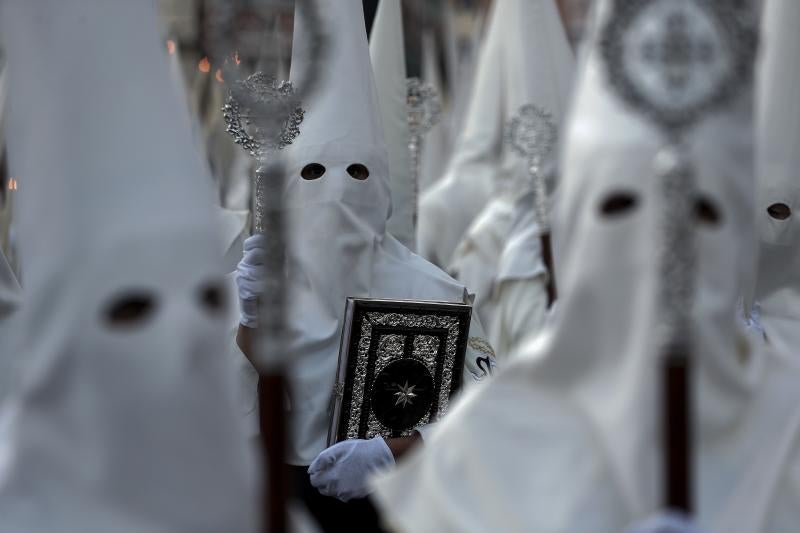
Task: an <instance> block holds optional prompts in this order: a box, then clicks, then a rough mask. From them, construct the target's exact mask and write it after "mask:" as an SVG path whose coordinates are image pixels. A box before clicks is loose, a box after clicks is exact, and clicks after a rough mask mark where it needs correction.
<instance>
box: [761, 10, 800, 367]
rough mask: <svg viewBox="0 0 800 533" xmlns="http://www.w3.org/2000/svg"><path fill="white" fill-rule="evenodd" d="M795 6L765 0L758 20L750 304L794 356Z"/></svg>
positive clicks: (798, 196)
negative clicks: (754, 270)
mask: <svg viewBox="0 0 800 533" xmlns="http://www.w3.org/2000/svg"><path fill="white" fill-rule="evenodd" d="M799 17H800V2H796V1H794V0H770V1H769V2H767V3H766V6H765V12H764V15H763V19H762V25H763V26H762V27H763V31H762V36H763V37H762V38H763V43H762V46H763V56H762V59H761V65H760V67H761V68H760V72H759V87H758V89H759V91H758V158H757V175H758V179H759V187H758V188H759V195H758V204H757V209H756V217H757V218H756V220H757V223H758V229H759V236H760V240H761V249H760V257H759V272H758V281H757V284H756V287H755V295H754V299H755V301H756V302H757V303H758V305H759V306H760V308H761V325H762V326H763V328H764V332H765V333H766V336H767V340H768V341H769V343H770V344H772V345H774V346H776V348H778V349H779V350H780V351H781V352H783V353H787V354H792V355H794V356H795V357H797V355H798V351H797V346H798V342H800V333H799V332H800V171H798V169H800V152H798V149H797V148H798V146H800V111H798V108H797V105H796V102H797V94H796V91H797V87H798V86H800V65H798V62H797V55H798V54H800V33H799V32H798V31H797V27H796V25H797V21H798V20H800V18H799Z"/></svg>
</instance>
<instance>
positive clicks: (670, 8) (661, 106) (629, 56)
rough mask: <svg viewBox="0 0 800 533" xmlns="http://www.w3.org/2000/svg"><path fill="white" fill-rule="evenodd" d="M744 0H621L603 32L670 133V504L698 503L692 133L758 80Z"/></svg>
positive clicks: (613, 65)
mask: <svg viewBox="0 0 800 533" xmlns="http://www.w3.org/2000/svg"><path fill="white" fill-rule="evenodd" d="M751 7H752V6H749V5H748V2H747V1H742V0H681V1H675V0H614V13H613V16H611V17H610V19H609V21H608V22H607V24H606V26H605V27H604V28H603V33H602V42H601V45H602V55H603V59H604V63H605V68H606V75H607V79H608V83H609V84H610V85H611V87H612V88H613V89H614V91H615V92H616V93H617V96H618V97H619V98H620V99H621V100H622V101H623V102H624V103H625V104H627V105H628V106H629V107H630V108H632V109H633V110H635V111H637V112H638V113H639V114H641V115H642V116H643V117H644V118H645V119H646V120H648V121H649V122H650V123H651V124H653V125H654V126H655V127H656V128H657V129H658V131H659V132H660V133H661V135H662V136H663V139H664V146H663V148H662V149H661V151H660V153H659V154H658V155H657V157H656V160H655V161H654V174H655V177H656V178H657V179H658V181H659V183H660V184H661V189H662V194H663V198H664V210H663V213H662V231H663V234H664V235H663V237H664V238H663V249H662V251H661V254H660V255H661V258H660V269H661V287H660V294H661V299H660V301H661V302H662V309H661V312H662V317H661V323H662V324H663V330H662V331H661V332H659V342H660V344H661V347H662V387H661V389H662V396H661V404H662V423H661V426H662V445H663V458H662V473H663V483H664V485H663V504H664V506H665V507H666V508H668V509H675V510H678V511H682V512H684V513H687V514H689V513H691V512H692V511H693V492H692V486H693V472H692V468H691V466H692V434H691V428H692V397H691V391H690V381H691V365H692V355H693V353H692V329H691V326H692V324H691V322H690V319H689V316H688V313H687V310H688V309H691V308H692V300H693V293H694V282H695V271H696V268H695V267H696V265H695V262H696V254H695V246H696V243H695V234H694V227H693V224H692V216H691V215H692V210H693V202H694V199H695V197H696V190H697V183H696V176H695V169H694V166H693V163H692V161H691V159H690V157H689V150H688V147H687V137H688V135H689V133H690V132H691V131H692V129H693V128H694V127H695V126H696V125H697V124H698V123H700V122H701V121H703V120H704V119H706V118H708V117H709V116H711V115H713V114H715V113H717V112H719V111H723V110H725V109H726V108H728V107H729V106H731V105H733V104H734V102H735V101H736V100H737V99H738V98H740V97H741V96H743V95H744V93H745V90H746V88H748V87H749V86H750V85H751V83H752V75H753V64H754V61H755V54H756V39H757V35H756V29H755V28H756V24H755V18H754V17H753V16H752V15H753V13H752V11H751Z"/></svg>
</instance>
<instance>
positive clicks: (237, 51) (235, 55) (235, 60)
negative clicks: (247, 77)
mask: <svg viewBox="0 0 800 533" xmlns="http://www.w3.org/2000/svg"><path fill="white" fill-rule="evenodd" d="M233 61H234V62H235V63H236V64H237V65H238V64H239V63H241V62H242V60H241V59H240V58H239V50H236V51H235V52H234V53H233Z"/></svg>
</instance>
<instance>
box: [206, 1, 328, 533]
mask: <svg viewBox="0 0 800 533" xmlns="http://www.w3.org/2000/svg"><path fill="white" fill-rule="evenodd" d="M255 4H259V2H258V1H257V2H255V3H254V2H252V1H239V2H236V1H231V0H214V1H213V2H211V10H212V11H213V14H214V18H213V19H212V21H213V22H214V23H213V24H212V25H211V26H210V28H208V30H209V34H210V42H211V45H212V47H211V51H212V54H213V57H212V59H213V60H214V62H215V64H216V65H221V67H220V68H221V69H222V71H223V77H224V79H225V80H226V81H227V83H228V88H229V90H230V98H229V100H228V102H227V104H226V106H225V108H224V109H223V113H224V114H225V119H226V123H227V129H228V131H229V132H230V133H231V134H232V135H233V136H234V140H235V141H236V142H237V143H238V144H240V145H241V146H242V147H243V148H244V149H245V150H247V151H248V152H249V153H250V154H251V155H254V156H255V157H256V159H257V161H258V169H257V170H256V177H255V187H254V189H255V192H254V219H255V228H256V231H259V232H262V233H263V234H264V236H265V241H266V242H265V247H266V250H265V251H266V257H267V261H266V264H265V266H264V268H265V270H266V272H265V274H266V275H265V278H264V279H266V280H267V283H266V286H265V287H264V292H263V294H262V297H261V298H260V300H259V327H258V328H257V329H256V330H251V331H252V334H253V336H254V339H247V340H246V341H245V342H246V344H249V345H250V349H251V351H252V356H251V361H252V362H253V364H254V366H255V367H256V369H257V370H258V373H259V376H260V378H259V417H260V427H261V437H262V442H263V443H264V447H265V455H266V457H265V460H264V461H263V464H264V468H265V471H264V474H263V478H264V480H265V481H266V483H265V485H266V486H265V490H264V499H263V504H264V508H265V510H267V509H268V514H267V520H264V529H265V531H269V532H270V533H275V532H282V531H286V530H287V520H286V507H287V506H286V503H287V500H288V472H287V469H286V466H285V460H284V458H285V455H286V454H285V448H286V435H287V429H286V425H287V424H286V420H285V410H284V398H285V391H286V379H285V375H286V366H287V365H288V361H289V360H290V358H291V354H289V353H288V348H287V347H288V343H287V339H286V335H287V333H286V324H285V320H286V318H285V317H286V314H287V313H286V292H285V282H284V281H285V280H284V278H285V274H284V266H285V261H286V239H285V235H286V228H285V223H284V216H283V211H282V206H281V197H282V192H283V180H284V177H285V172H284V170H283V164H282V162H281V160H280V157H279V156H278V154H279V152H278V150H279V149H280V148H281V147H283V146H286V145H287V144H289V143H291V142H292V140H293V139H294V138H295V137H296V136H297V135H298V133H299V125H300V122H301V120H302V116H303V112H302V110H301V107H300V102H302V101H308V100H310V99H311V95H312V94H313V93H314V91H315V90H316V88H317V85H318V82H319V73H320V72H321V71H322V69H321V68H320V64H321V62H322V61H324V52H325V50H326V49H327V45H326V41H327V36H326V35H325V33H324V32H323V31H322V26H321V22H320V17H319V13H318V11H317V4H316V2H315V1H314V0H295V6H294V7H295V17H303V18H304V19H305V25H306V27H308V28H309V29H310V36H309V39H310V47H309V49H310V58H309V61H308V63H307V64H306V68H305V70H304V72H301V73H300V75H299V77H298V78H297V80H298V81H297V86H296V87H292V86H291V84H289V83H288V82H277V81H274V80H271V79H269V78H267V77H266V76H264V75H263V74H254V75H252V76H250V77H248V78H246V79H244V80H241V79H240V74H239V70H238V68H237V66H236V64H235V62H234V61H231V60H230V58H231V57H232V56H233V55H234V54H235V53H236V51H237V49H236V47H235V46H233V42H234V37H235V33H236V30H237V29H238V28H237V22H238V21H241V20H246V19H248V17H249V16H250V14H251V12H252V10H253V9H254V5H255ZM260 4H261V7H262V8H265V9H267V10H269V9H278V8H280V9H285V8H286V7H287V6H290V2H289V1H288V0H261V2H260ZM256 18H257V17H256ZM255 55H257V54H255ZM269 156H272V157H269ZM247 341H249V342H247Z"/></svg>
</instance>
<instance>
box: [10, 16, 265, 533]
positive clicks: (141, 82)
mask: <svg viewBox="0 0 800 533" xmlns="http://www.w3.org/2000/svg"><path fill="white" fill-rule="evenodd" d="M0 36H2V39H3V40H4V41H3V44H4V46H5V49H6V51H7V52H8V61H9V64H8V68H9V82H10V85H9V104H10V105H9V122H8V125H9V131H13V135H10V136H9V137H8V143H9V157H10V161H11V166H12V173H13V174H14V176H15V178H16V177H17V176H18V178H17V179H18V181H19V192H20V194H19V196H18V199H19V204H18V205H19V211H18V212H19V215H20V216H19V218H18V224H19V225H18V229H19V234H20V237H21V239H20V241H21V243H22V245H23V246H22V249H21V256H22V265H23V272H24V278H25V304H24V306H23V307H22V308H21V310H20V313H19V314H18V315H17V316H18V317H20V319H21V324H22V325H23V326H22V327H23V330H22V332H21V335H20V337H21V338H22V339H23V341H22V342H23V347H22V350H21V353H24V354H26V360H25V365H24V368H23V369H22V378H21V379H20V380H19V381H20V383H19V386H18V389H19V390H18V391H16V392H15V394H14V395H13V397H12V398H10V399H9V405H8V412H7V414H8V417H7V418H5V419H4V421H3V422H4V428H3V433H4V441H5V442H4V443H3V444H4V448H5V449H6V450H7V451H8V453H7V454H3V455H2V457H1V458H0V517H2V518H0V523H1V524H2V525H0V529H3V530H4V531H30V532H33V533H37V532H47V531H55V530H65V528H67V530H71V531H82V532H86V533H103V532H107V531H118V532H121V533H128V532H130V533H133V532H141V531H155V530H159V531H201V530H217V531H222V530H235V531H243V532H249V531H252V530H253V526H254V522H255V498H254V496H255V494H254V491H253V489H254V479H253V475H252V472H253V471H254V470H253V468H254V466H255V465H254V464H253V456H252V450H251V449H250V445H249V442H248V440H247V436H246V432H245V428H244V427H243V425H242V422H241V421H240V420H239V418H238V412H237V409H236V400H237V397H236V394H235V393H236V389H235V388H234V384H235V381H234V379H235V376H234V374H233V368H229V364H230V363H229V362H227V361H226V360H225V358H224V357H221V356H222V355H223V354H224V353H226V351H227V350H226V349H227V346H226V344H225V343H226V335H225V332H226V330H227V328H228V324H229V322H228V320H229V317H228V315H227V314H226V313H225V311H224V309H223V307H222V306H223V302H225V301H226V298H225V295H224V292H223V291H224V288H223V287H224V286H223V284H224V282H223V277H222V275H223V272H222V270H221V268H220V266H221V265H220V263H219V261H220V257H219V256H220V254H219V243H218V241H217V240H216V235H215V229H216V222H215V220H214V219H213V215H212V211H211V206H212V198H213V195H212V187H211V185H212V184H211V178H210V176H209V174H208V172H207V171H206V167H205V165H204V164H203V161H202V158H201V157H200V155H199V153H198V152H197V150H196V149H195V147H194V145H193V143H192V137H191V127H190V122H189V116H188V110H187V109H186V106H185V105H183V103H182V102H181V101H180V100H179V98H178V97H177V91H175V88H174V84H173V83H172V80H171V76H170V71H169V63H168V59H167V57H166V54H167V52H166V49H165V47H164V42H163V39H162V38H161V37H160V36H159V34H158V31H157V16H156V12H155V3H153V2H129V1H128V0H42V1H40V2H28V1H27V0H9V1H7V2H3V3H2V4H0ZM43 147H46V149H43ZM22 319H24V320H22ZM43 323H44V324H46V325H47V327H46V328H42V324H43ZM44 507H46V508H47V509H48V512H47V513H39V512H35V511H34V512H32V511H31V509H32V508H33V509H41V508H44Z"/></svg>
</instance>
